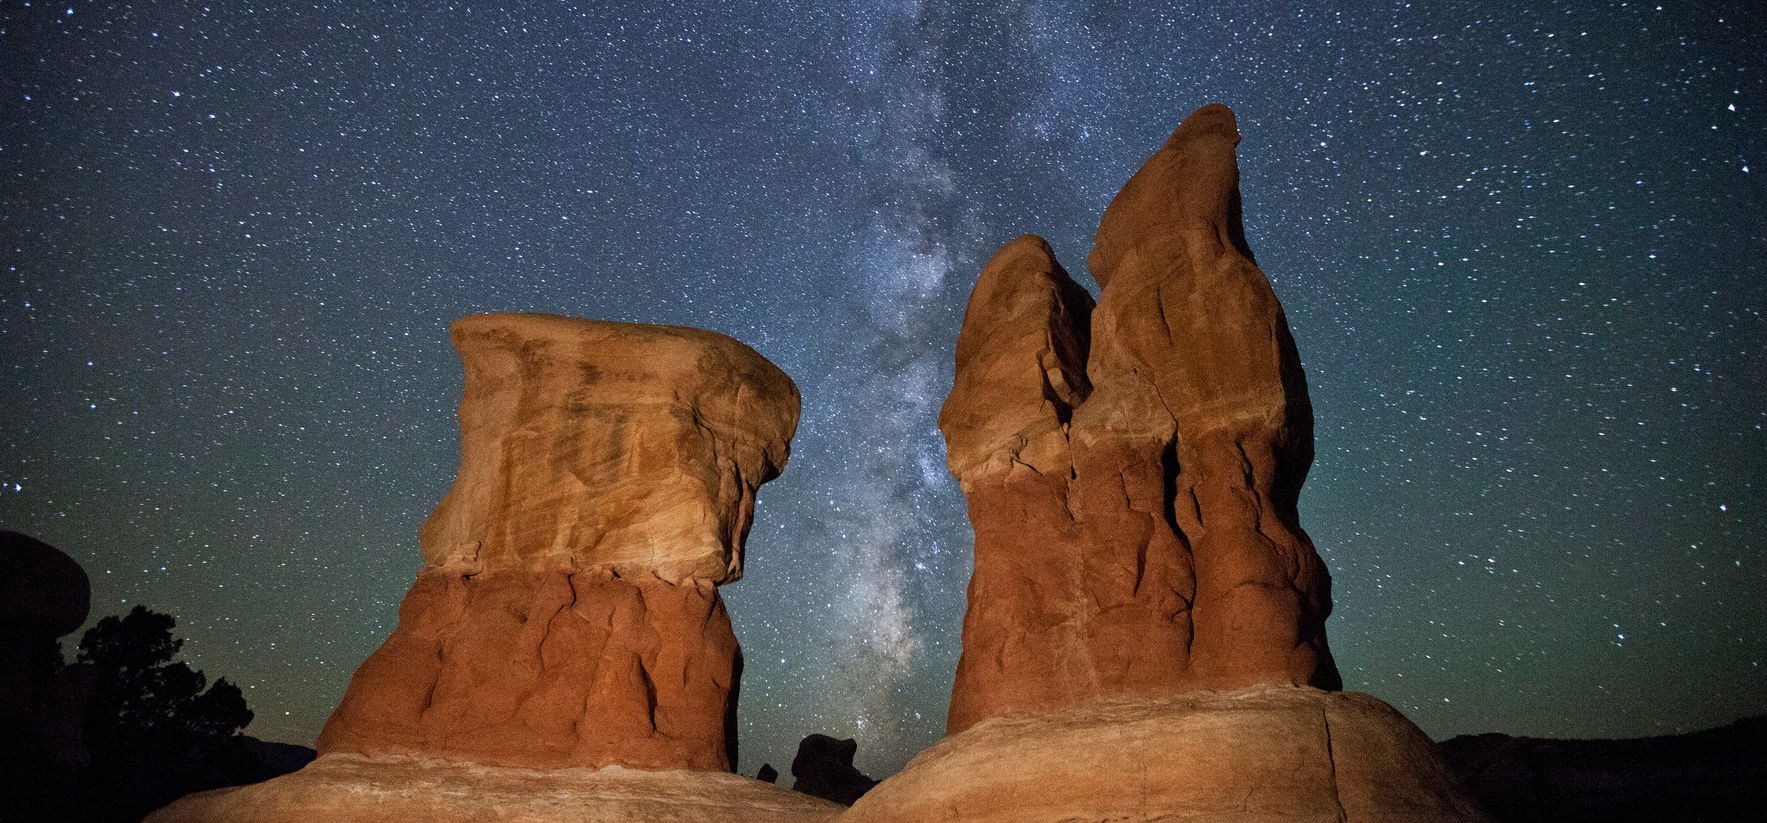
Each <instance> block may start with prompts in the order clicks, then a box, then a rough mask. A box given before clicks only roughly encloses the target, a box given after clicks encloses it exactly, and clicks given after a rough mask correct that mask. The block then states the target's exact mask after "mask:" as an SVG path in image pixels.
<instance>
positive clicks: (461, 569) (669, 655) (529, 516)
mask: <svg viewBox="0 0 1767 823" xmlns="http://www.w3.org/2000/svg"><path fill="white" fill-rule="evenodd" d="M452 337H453V341H454V346H455V348H456V349H458V350H459V352H460V357H461V360H462V361H463V363H464V364H465V367H466V388H465V392H464V394H463V396H462V398H461V401H460V430H461V457H460V471H459V474H458V476H457V478H456V480H455V483H454V486H453V488H452V489H451V490H450V491H449V492H448V495H447V496H446V497H445V498H444V499H443V500H442V502H441V504H440V505H439V506H437V508H436V511H435V513H434V514H432V515H431V516H430V518H429V520H428V521H427V522H425V523H424V525H423V529H422V535H421V536H422V543H423V558H424V566H423V569H422V570H421V571H420V572H419V573H418V576H417V582H416V583H415V584H414V585H413V586H412V587H411V591H410V592H409V593H408V594H407V595H406V596H405V600H404V602H402V603H401V604H400V608H399V625H398V628H397V629H395V630H394V632H393V634H392V636H391V637H389V638H387V641H386V643H385V644H383V645H382V646H381V648H380V649H379V650H378V651H376V652H375V653H374V654H373V655H372V656H371V657H369V659H368V661H367V662H365V663H363V665H362V667H361V668H360V669H358V670H357V672H356V676H355V677H354V678H353V679H352V680H351V682H350V687H349V690H348V691H347V692H346V693H345V695H344V698H343V701H342V703H341V704H340V705H339V706H338V708H337V711H336V712H335V713H333V715H332V717H331V720H330V722H328V723H327V724H326V727H325V730H324V732H323V733H322V734H321V735H320V738H319V752H320V755H321V757H320V758H319V760H318V761H316V762H315V763H314V765H312V766H309V767H308V768H307V769H303V770H302V771H301V772H299V773H297V774H294V775H290V776H288V777H284V778H279V779H277V780H273V781H270V782H268V783H264V784H260V785H258V786H254V787H250V788H248V789H243V790H238V791H235V792H233V793H229V794H225V795H210V796H205V798H203V799H190V800H187V801H184V802H182V803H180V804H175V805H174V806H173V807H170V808H168V809H166V810H163V811H162V812H161V813H160V814H159V815H158V816H156V817H155V818H154V819H155V820H162V821H164V820H222V819H242V818H239V817H238V815H241V814H245V812H246V811H250V813H251V815H253V816H255V817H256V819H262V820H280V819H288V820H296V819H301V820H303V821H310V820H313V819H323V820H336V821H366V820H455V819H459V820H468V819H472V820H480V819H493V818H494V819H498V820H536V821H537V820H555V819H556V820H564V819H569V820H602V819H607V820H615V819H618V820H631V821H645V820H653V819H654V820H700V819H705V820H713V819H718V820H747V819H750V818H748V817H744V816H743V815H744V814H746V813H747V812H745V811H743V810H744V809H747V808H748V805H749V800H750V799H751V796H754V797H776V796H779V795H789V796H790V797H791V798H798V797H801V796H799V795H791V793H790V792H787V791H786V790H784V789H780V788H777V787H773V786H768V785H766V784H763V783H760V782H759V781H754V780H749V779H747V778H740V777H736V776H734V775H725V776H719V775H716V774H715V773H717V772H729V771H730V770H732V769H733V768H734V767H735V760H736V734H735V717H736V715H735V712H736V689H737V682H738V678H739V677H740V675H741V670H742V658H741V652H740V649H739V648H738V646H737V642H736V637H735V635H734V634H733V632H732V630H731V627H730V618H729V616H728V615H727V614H726V612H725V609H724V603H723V600H722V598H720V597H719V595H718V589H717V586H718V585H719V584H722V583H728V582H732V581H734V580H737V579H739V578H740V577H741V575H742V548H743V540H744V539H745V538H746V536H747V535H748V531H749V525H750V518H751V517H752V516H753V512H754V499H755V490H756V489H757V488H758V487H759V486H760V485H761V484H762V483H765V482H767V481H768V480H771V479H773V478H774V477H776V476H777V475H778V473H779V471H780V470H781V469H782V468H783V467H784V465H785V462H786V458H787V456H788V453H789V444H790V441H791V436H792V434H793V432H794V430H795V428H796V426H797V419H798V393H797V389H796V387H795V386H793V384H792V382H791V380H790V379H789V378H788V377H786V375H785V374H784V373H783V372H781V371H780V370H779V369H778V368H777V367H775V366H774V365H773V364H772V363H769V362H768V361H767V360H766V359H765V358H763V357H761V356H760V355H759V354H756V353H755V352H754V350H752V349H750V348H749V347H747V346H744V345H743V344H741V343H738V342H737V341H735V340H732V339H730V338H728V337H725V336H723V335H719V334H714V333H712V332H706V331H700V330H696V329H683V328H674V327H667V326H640V325H633V324H628V323H606V322H599V321H593V320H579V319H574V318H567V317H557V316H553V315H539V314H490V315H479V316H475V317H468V318H465V319H462V320H460V321H458V322H456V323H455V324H454V327H453V329H452ZM358 756H362V757H358ZM364 758H366V759H364ZM610 766H617V767H630V768H636V769H647V770H656V771H664V770H686V771H690V772H693V773H695V775H697V776H684V775H679V774H678V775H674V776H670V775H661V774H659V775H642V774H640V775H637V776H633V775H632V773H630V772H618V773H611V772H610V773H609V774H608V775H603V776H597V775H600V773H596V772H590V771H586V770H588V769H594V768H598V767H610ZM622 775H624V776H622ZM461 781H463V782H461ZM695 781H698V783H696V782H695ZM733 781H734V782H733ZM686 784H694V785H696V786H698V788H694V789H690V790H680V791H678V789H679V787H681V786H683V785H686ZM751 784H752V785H751ZM402 787H403V788H402ZM424 787H429V788H428V789H426V788H424ZM431 789H433V792H432V791H430V790H431ZM530 789H531V790H532V791H531V792H530ZM726 790H728V791H726ZM652 791H655V792H668V793H674V794H676V795H678V796H677V797H675V798H674V799H673V800H670V799H665V798H650V799H646V798H645V797H644V795H645V793H646V792H652ZM426 792H429V793H428V794H426ZM720 792H723V793H724V795H727V796H724V797H723V799H722V800H714V797H716V796H720ZM598 793H600V794H598ZM529 794H532V797H528V795H529ZM279 798H280V799H279ZM567 800H568V802H567ZM627 800H631V801H632V804H631V808H628V809H627V810H626V811H625V812H617V811H615V810H617V809H619V808H622V806H621V804H622V803H623V802H625V801H627ZM653 801H654V802H653ZM676 801H679V803H677V802H676ZM794 802H796V801H795V799H786V800H780V799H777V798H776V800H774V801H767V803H771V804H772V805H767V803H763V804H762V806H764V807H766V808H769V809H771V808H774V807H778V808H779V809H787V808H795V809H798V810H799V811H803V812H804V814H803V815H800V816H798V817H792V816H789V815H787V816H784V817H781V816H778V815H775V817H773V818H766V819H778V820H782V821H783V820H799V819H805V820H811V819H821V818H820V817H817V815H818V814H820V807H819V806H815V805H810V806H804V805H803V804H801V803H800V804H799V805H797V806H793V805H792V804H793V803H794ZM291 804H292V805H291ZM671 804H674V805H671ZM683 804H684V805H683ZM714 808H717V809H720V810H721V811H720V812H719V814H717V815H714V814H712V812H711V811H709V810H711V809H714ZM581 809H591V810H594V809H606V810H608V811H606V812H605V813H603V812H594V814H603V816H601V817H593V816H592V817H583V816H582V815H583V814H589V813H590V812H581V811H580V810H581ZM682 809H689V811H682ZM691 809H699V810H700V811H691ZM202 810H210V811H208V812H204V811H202ZM548 810H550V811H548ZM573 810H578V811H573ZM566 812H569V814H566ZM205 814H210V815H218V816H207V817H205V816H204V815H205ZM547 814H555V815H557V816H555V817H547V816H546V815H547ZM782 814H783V812H782ZM278 815H280V816H278ZM659 815H660V816H659ZM694 815H701V816H694ZM756 819H759V818H756Z"/></svg>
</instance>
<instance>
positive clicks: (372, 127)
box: [0, 0, 1767, 774]
mask: <svg viewBox="0 0 1767 823" xmlns="http://www.w3.org/2000/svg"><path fill="white" fill-rule="evenodd" d="M569 5H570V4H556V3H547V4H541V3H531V4H523V8H520V9H518V10H504V9H502V8H498V7H497V4H487V5H485V6H483V7H480V6H473V7H466V6H455V7H451V8H446V9H431V8H428V7H427V6H425V5H424V4H418V5H415V6H411V7H395V6H394V5H393V4H382V3H359V2H353V3H325V4H298V5H296V4H280V3H266V4H251V3H230V2H224V0H217V1H216V2H211V3H210V4H209V5H206V6H204V5H201V4H192V3H182V2H179V3H170V2H168V3H160V2H141V3H135V4H123V5H116V4H92V3H86V2H78V3H72V4H68V3H53V4H44V3H38V2H32V3H25V4H20V3H16V2H12V3H7V4H6V6H5V8H4V11H0V180H4V187H5V188H4V191H5V196H4V204H3V206H0V236H3V238H4V245H3V248H4V257H5V260H4V265H5V267H6V268H5V273H4V278H3V279H0V306H3V308H0V369H3V374H4V383H3V384H0V386H3V391H0V420H4V424H0V525H3V526H4V527H6V528H11V529H16V530H19V531H23V532H26V533H29V534H32V535H35V536H37V537H39V538H41V539H43V540H46V541H48V542H49V543H51V544H54V545H56V546H58V547H60V548H61V549H63V550H65V551H67V552H68V553H70V554H72V555H73V556H74V557H75V558H77V559H78V560H80V561H81V563H83V564H84V565H85V567H86V568H87V570H88V571H89V572H90V573H91V575H92V577H93V583H94V613H93V617H94V619H96V618H97V617H99V616H102V615H105V614H112V613H118V612H121V611H125V610H127V609H128V608H129V607H130V606H131V605H132V604H136V603H144V604H148V605H149V606H151V607H153V608H155V609H159V610H163V611H168V612H170V613H172V614H174V615H176V616H177V617H178V620H179V629H180V631H181V632H182V633H183V634H184V635H185V636H187V637H188V638H189V642H188V643H187V645H186V650H187V652H188V654H189V656H190V658H192V660H193V662H194V663H195V664H196V665H197V666H199V667H200V668H202V669H204V670H205V671H207V672H208V673H209V674H210V675H211V676H216V675H225V676H227V677H228V678H230V679H233V680H235V681H237V682H239V683H240V684H241V685H242V686H243V687H244V688H245V690H246V696H247V698H248V700H249V701H250V703H251V706H252V707H253V708H254V709H255V710H256V711H257V713H258V719H257V720H256V722H254V723H253V725H252V726H251V728H250V729H249V730H248V731H250V732H251V733H254V734H257V735H259V736H263V737H268V738H272V739H280V740H288V741H294V742H303V743H311V742H312V738H313V737H314V736H315V735H316V734H317V732H318V729H319V727H320V726H321V725H322V724H323V722H324V720H325V718H326V716H327V715H328V714H329V712H330V711H331V709H332V707H333V706H334V705H335V703H336V701H337V699H338V697H339V696H340V695H341V694H342V691H343V688H344V685H345V683H346V682H347V680H348V678H349V677H350V674H351V673H352V672H353V671H354V670H355V668H356V666H357V665H358V664H360V663H361V662H362V660H363V659H364V658H365V657H366V656H367V655H368V654H369V652H371V651H372V650H373V649H374V648H375V647H376V646H377V645H378V644H379V643H380V642H381V640H382V639H383V638H385V636H386V635H387V634H388V632H389V631H390V630H391V629H392V626H393V623H394V621H395V607H396V605H397V603H398V601H399V598H400V597H401V596H402V594H403V593H404V591H405V588H406V587H407V586H408V585H409V584H410V582H411V580H412V576H413V574H414V572H415V571H416V569H417V567H418V564H419V560H420V558H419V554H418V548H417V539H416V534H417V526H418V524H419V523H420V522H421V521H422V519H423V518H424V517H425V516H426V515H427V514H428V512H429V510H430V509H431V508H432V507H433V506H434V505H435V503H436V502H437V500H439V499H440V497H441V495H442V493H443V492H444V491H445V490H446V488H447V486H448V485H449V483H450V482H451V481H452V479H453V473H454V469H455V464H456V457H457V455H456V447H457V431H456V421H455V418H454V408H453V406H454V403H455V402H456V400H457V399H458V397H459V393H460V389H461V382H462V374H461V370H460V367H459V364H458V361H457V360H456V358H455V355H454V353H453V352H452V350H451V349H450V348H449V346H448V343H447V337H446V330H447V324H448V322H449V321H450V320H452V319H454V318H456V317H459V316H461V315H465V314H469V313H474V312H482V311H504V310H524V311H549V312H558V313H563V314H570V315H576V316H582V317H593V318H601V319H609V320H623V321H634V322H644V323H666V324H678V325H687V326H697V327H702V328H708V329H713V330H717V331H720V332H724V333H726V334H729V335H732V336H734V337H736V338H738V339H740V340H743V341H744V342H747V343H749V344H750V345H752V346H754V347H755V348H756V349H758V350H759V351H760V352H761V353H762V354H764V355H766V356H767V357H769V358H770V359H772V360H773V361H774V362H776V363H778V364H779V365H780V366H781V367H782V368H783V369H785V371H786V372H787V373H789V374H791V375H792V376H793V377H794V378H795V379H796V381H797V383H798V385H799V387H800V389H801V390H802V393H803V397H804V417H803V423H802V426H801V428H800V430H799V434H798V437H797V440H796V442H795V449H794V456H793V458H792V462H791V464H790V466H789V467H788V468H787V470H786V473H785V475H784V476H783V477H782V478H781V479H779V480H778V481H776V482H775V483H773V484H771V485H769V486H767V487H766V488H764V489H763V490H762V491H761V497H760V506H759V510H758V514H757V525H756V527H755V529H754V533H753V535H752V536H751V539H750V541H749V546H748V572H747V577H746V579H744V580H743V581H741V582H740V583H737V584H734V585H732V586H729V587H727V588H726V589H725V596H726V597H727V598H728V600H729V604H730V612H731V614H732V616H733V618H734V620H735V622H736V629H737V634H738V636H739V637H740V638H741V641H742V643H743V645H744V647H745V649H746V652H747V672H746V675H745V677H744V680H743V689H742V726H741V734H742V736H743V747H742V756H743V764H742V768H743V770H744V771H746V772H749V773H752V772H753V771H754V769H755V768H756V767H758V766H759V765H760V763H761V762H762V761H771V762H772V763H774V764H775V765H781V766H783V765H786V764H789V761H790V758H791V753H792V751H793V749H794V747H795V745H796V741H797V740H798V738H800V737H802V736H803V735H805V734H807V733H809V732H818V731H819V732H826V733H830V734H834V735H837V736H842V737H845V736H856V737H858V738H859V741H860V757H859V765H860V766H861V767H862V768H864V769H866V770H868V771H870V772H872V773H874V774H881V773H887V772H889V771H893V770H894V769H896V768H898V767H899V766H900V765H901V763H902V762H904V761H905V760H906V759H907V758H908V757H909V756H910V755H912V754H913V753H914V752H915V751H917V750H918V749H920V748H921V747H923V746H925V745H926V744H928V743H930V742H931V741H932V740H934V739H936V738H937V737H938V736H939V735H940V734H941V732H942V729H943V723H944V713H945V706H946V700H947V697H948V690H949V688H950V683H951V676H952V670H953V667H954V665H955V663H956V658H957V654H958V649H959V645H958V630H959V626H960V622H961V618H962V613H963V606H964V585H965V583H966V581H967V578H968V574H969V563H970V560H969V548H970V546H969V544H970V533H969V527H968V524H967V521H966V519H965V514H964V504H963V498H962V496H961V494H960V493H959V491H958V489H957V488H956V485H955V483H954V482H953V481H952V480H951V478H950V477H949V475H948V474H947V473H946V471H945V468H944V445H943V442H942V440H941V439H940V437H939V434H938V432H937V430H936V428H935V426H934V419H935V417H936V414H937V411H938V407H939V404H940V403H941V402H942V401H943V399H944V396H945V393H946V392H947V391H948V390H949V387H950V385H951V379H952V364H951V359H952V347H953V344H954V341H955V338H956V334H957V328H958V324H959V322H960V320H961V319H962V313H963V308H964V301H965V299H966V297H967V295H968V291H969V288H970V286H971V285H972V284H973V282H974V279H975V276H976V273H977V272H978V271H979V269H980V267H981V265H982V263H983V262H984V261H985V260H986V259H987V258H988V256H989V255H990V254H992V252H993V251H994V250H995V248H997V247H998V246H999V245H1000V244H1002V243H1003V242H1005V241H1006V240H1008V239H1010V238H1011V237H1013V236H1014V235H1017V234H1021V233H1027V232H1030V233H1038V234H1043V235H1045V236H1047V237H1048V238H1049V240H1050V242H1051V244H1052V245H1053V246H1054V247H1055V249H1056V252H1057V254H1058V255H1059V256H1060V257H1061V258H1062V260H1063V262H1064V263H1065V264H1066V265H1067V266H1068V268H1069V269H1070V270H1071V271H1073V272H1074V274H1075V276H1076V277H1077V278H1078V279H1079V280H1081V281H1082V282H1083V283H1085V284H1086V285H1087V286H1088V287H1089V288H1093V287H1094V286H1093V284H1092V283H1091V280H1090V278H1088V277H1087V276H1086V275H1085V257H1086V253H1087V251H1088V250H1089V248H1090V240H1091V234H1092V231H1093V229H1094V228H1095V227H1096V226H1097V220H1098V215H1099V213H1100V212H1101V211H1102V210H1103V208H1104V206H1105V204H1106V203H1107V202H1109V200H1110V198H1111V197H1112V196H1113V195H1114V194H1115V193H1116V191H1117V189H1118V187H1119V186H1121V185H1122V183H1123V181H1124V180H1126V179H1127V178H1128V176H1129V175H1130V174H1131V173H1133V172H1134V171H1135V170H1136V168H1138V167H1139V166H1140V164H1141V162H1142V161H1143V160H1144V159H1146V157H1147V156H1148V155H1149V154H1151V153H1152V152H1153V151H1154V150H1155V149H1156V148H1157V147H1158V146H1159V145H1160V143H1161V142H1162V141H1163V140H1164V139H1165V137H1166V135H1167V134H1168V133H1169V132H1170V130H1171V129H1172V128H1173V127H1174V126H1176V125H1177V123H1178V122H1179V120H1181V119H1182V118H1183V117H1184V116H1185V115H1186V114H1188V113H1189V112H1190V111H1191V110H1193V109H1194V108H1196V107H1198V106H1200V105H1202V104H1204V103H1207V102H1211V101H1220V102H1225V103H1228V104H1229V105H1231V106H1233V107H1234V108H1235V109H1236V110H1237V111H1238V113H1239V122H1240V128H1241V131H1242V132H1243V133H1244V141H1243V142H1242V143H1241V145H1240V159H1241V171H1242V183H1243V188H1244V195H1245V207H1246V212H1245V215H1246V224H1247V225H1246V230H1247V235H1248V237H1249V239H1250V242H1251V245H1252V248H1253V249H1254V250H1256V252H1257V254H1258V260H1259V263H1260V264H1261V265H1262V267H1263V268H1264V270H1265V271H1266V272H1267V273H1268V274H1269V275H1270V277H1271V279H1272V281H1273V282H1274V284H1275V287H1276V290H1277V293H1278V295H1280V297H1281V298H1282V300H1283V301H1284V303H1285V305H1286V307H1287V310H1288V316H1289V322H1290V325H1291V326H1292V327H1293V330H1294V334H1295V337H1296V339H1297V341H1298V344H1299V347H1300V352H1301V356H1302V360H1303V362H1304V363H1305V365H1306V368H1307V372H1308V377H1309V381H1310V384H1311V387H1312V396H1313V402H1314V404H1315V408H1316V415H1317V419H1318V458H1317V463H1316V465H1315V467H1314V470H1313V473H1312V475H1311V478H1310V480H1309V483H1308V485H1307V487H1306V490H1305V491H1304V492H1303V495H1302V500H1301V506H1302V509H1301V511H1302V522H1303V524H1304V525H1305V526H1306V527H1307V528H1308V529H1309V530H1310V532H1311V534H1312V535H1313V537H1314V539H1315V541H1316V542H1317V544H1318V546H1319V549H1320V551H1321V553H1322V555H1323V556H1324V558H1325V560H1326V562H1327V564H1328V565H1329V567H1330V568H1331V570H1332V572H1333V575H1334V576H1335V592H1334V596H1335V599H1336V601H1337V604H1338V605H1337V609H1336V612H1335V614H1334V616H1333V617H1332V619H1331V620H1330V622H1329V623H1328V630H1329V632H1330V635H1331V638H1332V642H1333V646H1334V648H1335V651H1336V652H1337V655H1338V660H1339V663H1340V665H1341V666H1342V668H1343V671H1344V676H1345V680H1346V682H1347V685H1348V686H1349V687H1350V688H1354V689H1358V690H1363V691H1368V692H1372V693H1373V694H1375V695H1378V696H1380V697H1382V698H1384V699H1386V700H1388V701H1390V702H1392V703H1393V704H1394V705H1396V706H1398V707H1399V708H1401V709H1402V710H1404V711H1405V712H1406V713H1407V714H1409V715H1410V716H1411V717H1412V718H1413V719H1414V720H1416V721H1417V722H1418V723H1419V724H1420V725H1421V726H1422V727H1423V728H1424V729H1425V730H1426V731H1428V732H1430V733H1431V734H1432V735H1435V736H1438V737H1442V736H1447V735H1452V734H1458V733H1466V732H1477V731H1505V732H1511V733H1525V734H1533V735H1550V736H1568V735H1576V736H1624V735H1644V734H1655V733H1664V732H1669V731H1674V730H1690V729H1694V728H1700V727H1705V726H1709V725H1713V724H1718V723H1722V722H1726V721H1729V720H1731V719H1733V718H1735V717H1736V716H1738V715H1741V714H1745V713H1754V712H1762V711H1767V668H1764V666H1763V664H1764V663H1767V632H1763V631H1762V630H1761V608H1762V607H1761V604H1762V602H1763V601H1764V600H1767V555H1764V553H1763V552H1762V550H1761V533H1762V528H1763V520H1762V510H1763V507H1764V506H1767V494H1764V493H1763V489H1762V487H1761V482H1762V481H1763V480H1764V479H1767V431H1764V427H1767V396H1764V393H1763V390H1762V388H1761V379H1762V375H1764V374H1767V348H1764V347H1767V325H1764V322H1763V318H1762V316H1761V311H1762V308H1763V304H1764V302H1767V235H1764V231H1767V229H1764V227H1767V190H1764V186H1763V181H1764V180H1767V152H1764V150H1763V149H1764V142H1767V141H1764V139H1763V135H1764V134H1767V120H1764V119H1763V106H1767V57H1764V55H1767V20H1764V19H1763V9H1762V7H1761V6H1760V5H1759V4H1758V3H1751V2H1744V3H1737V4H1734V8H1727V7H1726V5H1725V4H1717V3H1703V4H1697V5H1692V4H1665V5H1663V6H1662V7H1658V6H1656V5H1653V4H1651V3H1648V2H1647V3H1595V2H1575V3H1556V4H1530V3H1503V4H1493V3H1486V2H1460V3H1415V4H1412V3H1385V4H1371V3H1347V4H1343V5H1344V8H1343V9H1342V10H1340V11H1333V10H1329V9H1327V8H1325V7H1324V6H1325V4H1293V5H1294V6H1295V7H1290V4H1256V5H1252V6H1248V7H1244V8H1237V7H1232V6H1230V5H1226V4H1195V5H1184V4H1175V3H1150V4H1145V5H1143V6H1140V7H1139V8H1135V9H1133V10H1127V9H1122V8H1119V6H1120V4H1114V3H1113V4H1099V6H1098V7H1096V8H1094V7H1090V6H1088V5H1087V4H1079V3H1064V2H1004V3H987V2H975V3H944V2H925V3H914V2H901V3H892V4H879V5H873V4H846V3H832V2H830V3H822V2H817V3H806V4H802V5H796V6H788V5H786V4H776V3H770V2H737V3H706V4H704V5H703V6H702V5H695V4H686V3H672V4H661V5H655V4H642V3H625V2H618V3H608V4H606V5H607V8H582V9H578V8H571V7H569ZM1303 5H1304V6H1307V7H1306V8H1300V6H1303ZM1530 6H1542V8H1530Z"/></svg>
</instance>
